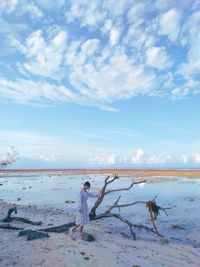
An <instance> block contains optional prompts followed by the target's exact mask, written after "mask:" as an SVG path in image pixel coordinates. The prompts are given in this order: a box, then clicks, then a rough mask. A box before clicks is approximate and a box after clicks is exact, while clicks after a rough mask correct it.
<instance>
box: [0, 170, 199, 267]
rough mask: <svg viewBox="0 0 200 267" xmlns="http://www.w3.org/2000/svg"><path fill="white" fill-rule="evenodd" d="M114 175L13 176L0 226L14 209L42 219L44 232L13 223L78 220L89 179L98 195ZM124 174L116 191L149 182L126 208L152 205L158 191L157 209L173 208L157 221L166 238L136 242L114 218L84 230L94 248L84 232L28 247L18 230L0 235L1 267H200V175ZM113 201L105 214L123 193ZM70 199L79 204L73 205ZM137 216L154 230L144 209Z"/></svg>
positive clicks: (4, 189) (5, 186)
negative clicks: (79, 195) (143, 180)
mask: <svg viewBox="0 0 200 267" xmlns="http://www.w3.org/2000/svg"><path fill="white" fill-rule="evenodd" d="M112 172H113V170H111V171H109V172H108V171H107V173H106V171H102V173H98V172H97V171H88V170H87V171H86V170H84V171H83V170H76V171H72V170H68V171H67V172H66V171H57V172H56V171H55V170H53V171H51V172H49V171H48V172H46V173H43V172H41V171H40V172H39V171H38V174H37V171H35V172H34V171H32V172H30V171H27V172H25V171H21V172H16V171H15V172H7V173H5V174H6V176H5V175H4V174H3V176H5V177H4V178H1V182H2V186H1V198H3V199H0V220H2V219H3V218H5V217H6V214H7V211H8V209H9V208H10V207H17V210H18V213H17V214H12V216H16V217H23V218H27V219H30V220H32V221H42V226H32V225H29V224H25V223H23V222H17V221H13V222H11V223H10V225H11V226H13V227H19V228H23V229H25V230H27V229H28V230H29V229H33V230H37V229H41V228H46V227H52V226H59V225H62V224H65V223H69V222H73V221H74V219H75V211H76V208H77V201H76V200H77V193H78V190H79V188H80V185H81V183H83V182H84V181H85V180H88V179H89V180H90V181H91V183H92V188H93V190H94V192H98V191H99V188H101V186H102V183H103V181H104V178H105V177H106V175H108V174H109V175H113V174H112ZM118 172H119V173H120V177H121V178H120V179H119V181H117V182H116V185H114V187H116V186H118V187H121V186H122V185H123V186H124V185H128V184H130V182H131V181H132V180H133V179H138V180H140V179H141V178H143V177H146V179H147V180H148V181H147V183H146V184H145V186H140V187H139V186H137V187H134V188H133V189H132V190H130V192H129V191H128V192H127V193H125V194H124V195H123V194H122V203H123V202H124V201H125V202H126V201H130V200H131V199H137V200H138V199H140V200H144V199H145V200H148V199H150V198H151V197H152V196H154V195H155V194H156V193H157V192H159V193H160V196H159V200H158V203H160V201H161V202H162V204H163V205H165V206H167V205H168V206H169V207H171V209H170V210H169V211H168V213H169V216H167V217H166V216H165V215H163V214H161V215H162V216H159V219H158V222H157V221H156V224H157V226H158V229H159V231H160V233H161V234H162V235H163V237H159V236H157V235H156V234H155V233H150V232H147V231H145V230H142V231H139V230H136V236H137V240H136V241H134V240H133V239H132V237H131V235H130V231H129V229H128V227H127V225H125V224H123V223H121V224H120V222H119V221H116V220H114V219H113V220H109V219H105V220H103V219H101V220H98V221H92V222H91V223H90V224H89V225H88V226H86V228H85V231H86V232H87V233H90V234H92V235H93V236H94V237H95V241H93V242H87V241H84V240H82V239H81V236H80V233H79V232H78V231H77V232H76V233H75V238H76V240H72V239H71V238H70V236H69V232H65V233H48V234H49V237H48V238H47V237H45V238H42V239H36V240H32V241H27V240H26V236H20V237H18V233H19V230H6V229H0V266H3V267H4V266H20V267H21V266H56V267H57V266H58V267H64V266H69V267H73V266H97V267H99V266H100V267H107V266H109V267H111V266H122V267H124V266H125V267H126V266H127V267H129V266H132V267H133V266H135V267H136V266H137V267H139V266H140V267H151V266H168V267H177V266H200V241H199V240H200V233H199V223H198V222H199V217H198V216H199V215H198V214H199V213H197V209H198V205H199V194H198V192H199V191H198V190H199V179H198V177H199V171H190V172H187V171H186V172H185V171H182V172H180V171H174V172H173V171H168V172H167V173H166V172H164V171H157V172H156V171H150V170H146V171H144V170H140V171H135V170H132V171H126V172H123V171H118ZM156 174H157V175H156ZM166 185H167V187H166ZM166 188H168V190H166ZM177 188H178V189H179V191H180V192H178V190H177ZM195 190H196V191H195ZM174 192H177V195H176V194H175V193H174ZM133 193H134V194H133ZM191 193H193V195H191ZM45 194H46V195H45ZM113 195H114V196H112V194H111V197H110V198H106V199H105V203H104V205H103V207H102V208H105V207H107V205H108V204H110V203H113V202H112V201H114V200H116V196H117V195H116V194H113ZM19 197H20V198H19ZM66 199H70V200H75V202H74V203H71V204H67V203H66V201H64V200H66ZM58 200H59V202H58ZM169 202H170V203H169ZM49 203H51V205H48V204H49ZM92 203H93V202H90V203H89V206H90V207H92ZM35 204H36V205H35ZM127 212H130V210H128V211H126V212H125V213H124V214H123V215H124V216H125V217H126V216H129V213H127ZM131 214H132V215H131V217H130V216H129V217H130V219H131V220H132V221H135V222H137V223H142V224H143V223H144V225H146V226H148V227H149V226H152V224H151V222H150V221H149V220H148V216H149V215H148V212H147V210H146V208H145V207H144V208H143V207H141V206H139V207H138V208H136V210H134V209H133V210H132V209H131ZM1 224H5V223H1ZM174 225H175V226H174ZM180 226H181V227H180Z"/></svg>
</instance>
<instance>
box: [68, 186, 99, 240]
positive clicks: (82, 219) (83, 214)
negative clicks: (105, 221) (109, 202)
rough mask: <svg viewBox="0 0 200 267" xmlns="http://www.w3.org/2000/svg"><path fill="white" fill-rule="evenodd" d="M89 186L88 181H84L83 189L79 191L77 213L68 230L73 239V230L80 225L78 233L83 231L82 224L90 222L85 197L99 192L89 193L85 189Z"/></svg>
mask: <svg viewBox="0 0 200 267" xmlns="http://www.w3.org/2000/svg"><path fill="white" fill-rule="evenodd" d="M89 188H90V183H89V182H85V183H84V185H83V189H82V190H81V191H80V193H79V206H78V213H77V215H76V225H75V226H74V227H73V228H71V229H70V230H69V232H70V236H71V238H72V239H74V231H75V230H76V229H77V228H78V227H79V226H80V233H81V235H82V233H83V227H84V225H86V224H88V223H89V222H90V219H89V215H88V205H87V199H88V197H96V198H97V197H100V195H101V194H92V193H89V192H88V191H87V190H88V189H89Z"/></svg>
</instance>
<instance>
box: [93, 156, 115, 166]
mask: <svg viewBox="0 0 200 267" xmlns="http://www.w3.org/2000/svg"><path fill="white" fill-rule="evenodd" d="M88 162H89V164H92V165H100V166H110V165H115V163H116V154H111V155H109V156H107V157H94V158H90V159H89V160H88Z"/></svg>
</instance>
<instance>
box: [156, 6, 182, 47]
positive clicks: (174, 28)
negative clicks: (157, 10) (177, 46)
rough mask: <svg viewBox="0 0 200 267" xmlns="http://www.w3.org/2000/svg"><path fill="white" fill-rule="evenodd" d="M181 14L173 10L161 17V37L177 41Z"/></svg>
mask: <svg viewBox="0 0 200 267" xmlns="http://www.w3.org/2000/svg"><path fill="white" fill-rule="evenodd" d="M180 19H181V14H180V13H179V12H178V11H177V10H176V9H171V10H169V11H168V12H166V13H164V14H163V15H161V16H160V21H159V22H160V29H159V32H158V33H159V34H160V35H167V36H168V38H169V39H170V40H171V41H172V42H174V41H176V40H177V38H178V35H179V31H180Z"/></svg>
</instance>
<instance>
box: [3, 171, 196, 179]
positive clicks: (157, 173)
mask: <svg viewBox="0 0 200 267" xmlns="http://www.w3.org/2000/svg"><path fill="white" fill-rule="evenodd" d="M45 172H47V173H53V172H55V173H59V174H62V172H63V174H72V175H73V174H75V175H87V174H97V173H98V174H106V175H113V174H117V175H122V176H124V175H133V176H136V177H138V176H141V177H144V176H145V177H150V176H177V177H182V176H183V177H184V176H187V178H199V179H200V170H173V169H169V170H167V169H162V170H160V169H27V170H26V169H23V170H22V169H21V170H14V169H12V170H1V171H0V173H3V174H6V173H45Z"/></svg>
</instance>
